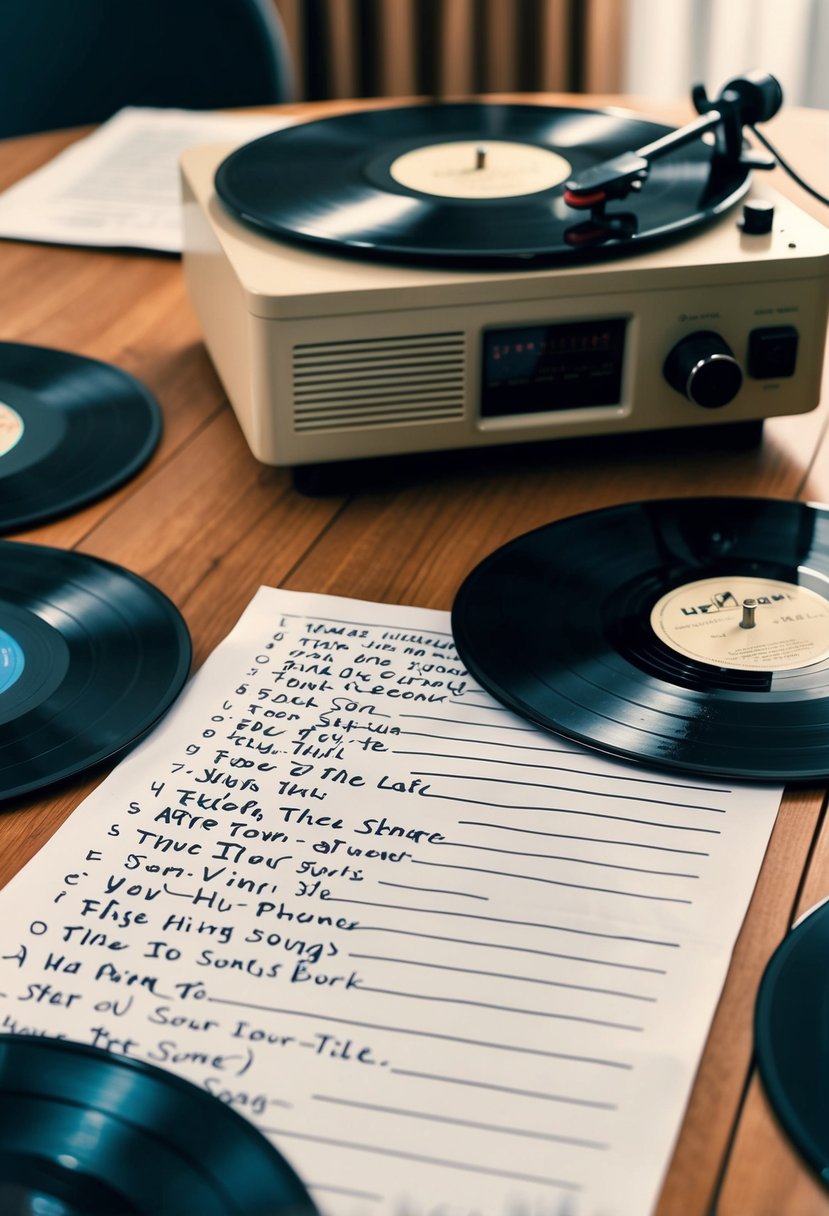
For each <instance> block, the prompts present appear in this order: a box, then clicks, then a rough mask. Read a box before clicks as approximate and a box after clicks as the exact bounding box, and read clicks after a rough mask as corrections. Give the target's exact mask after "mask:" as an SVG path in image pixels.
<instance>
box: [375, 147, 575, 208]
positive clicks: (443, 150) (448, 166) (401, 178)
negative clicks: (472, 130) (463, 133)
mask: <svg viewBox="0 0 829 1216" xmlns="http://www.w3.org/2000/svg"><path fill="white" fill-rule="evenodd" d="M571 171H572V166H571V164H570V162H569V161H567V160H565V159H564V157H563V156H559V155H558V153H557V152H552V151H550V149H548V148H537V147H534V146H533V145H532V144H518V143H510V142H509V141H507V140H503V139H499V140H492V141H483V142H482V141H475V140H461V141H450V142H449V143H445V144H427V145H426V146H425V147H422V148H414V149H413V150H412V151H411V152H404V153H403V155H402V156H398V158H397V160H395V161H392V163H391V164H390V165H389V173H390V174H391V176H392V177H393V178H394V180H395V181H396V182H399V183H400V185H401V186H407V187H408V188H409V189H410V190H420V191H421V192H422V193H423V194H439V195H442V196H443V197H444V198H516V197H518V196H519V195H523V194H535V193H536V191H538V190H550V189H551V188H552V187H553V186H559V185H560V184H561V183H562V182H563V181H566V179H567V178H568V177H569V176H570V173H571Z"/></svg>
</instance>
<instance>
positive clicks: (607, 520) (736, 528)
mask: <svg viewBox="0 0 829 1216" xmlns="http://www.w3.org/2000/svg"><path fill="white" fill-rule="evenodd" d="M741 588H743V590H742V591H741V590H740V589H741ZM745 588H748V590H749V591H750V592H751V594H752V595H757V596H758V599H759V603H760V607H759V608H758V609H756V612H757V614H758V615H757V620H756V625H755V626H751V627H750V628H747V629H745V630H744V631H743V626H741V625H740V619H741V617H740V612H741V604H742V603H743V602H744V589H745ZM735 589H736V591H737V594H736V596H735V594H733V593H732V591H733V590H735ZM666 608H667V610H669V614H670V613H673V615H672V616H671V620H672V621H673V624H672V625H671V626H670V629H672V630H673V633H671V632H670V630H669V631H668V632H667V634H665V635H664V636H662V635H661V633H660V629H661V626H660V624H659V622H660V620H661V614H662V613H663V610H665V609H666ZM742 611H745V610H744V609H743V610H742ZM452 626H453V631H454V635H455V640H456V643H457V646H458V651H459V653H460V655H461V658H462V660H463V661H464V663H465V664H466V665H467V667H468V668H469V670H470V672H471V673H472V675H473V676H474V677H475V678H476V679H477V680H478V681H479V682H480V683H481V684H482V685H483V686H484V688H486V689H488V691H489V692H491V693H492V694H493V696H495V697H496V698H498V699H499V700H501V701H502V702H503V703H504V704H506V705H507V706H509V707H510V708H511V709H514V710H516V711H517V712H518V713H520V714H522V715H524V716H525V717H527V718H530V719H531V720H532V721H535V722H537V723H538V724H539V725H541V726H543V727H546V728H548V729H550V730H552V731H555V732H557V733H559V734H562V735H564V736H566V737H569V738H571V739H574V740H576V741H578V742H580V743H584V744H586V745H587V746H590V747H595V748H598V749H599V750H602V751H606V752H609V753H611V754H615V755H619V756H623V757H624V758H626V759H628V760H633V761H639V762H644V763H650V764H653V765H656V766H657V767H667V768H677V769H682V770H684V771H692V772H698V773H707V774H720V775H723V776H728V777H736V778H747V779H756V780H808V779H811V778H816V777H824V776H826V775H827V774H828V773H829V511H827V510H826V509H823V508H819V507H813V506H806V505H805V504H802V503H796V502H786V501H782V500H770V499H740V498H715V499H706V498H702V499H671V500H663V501H655V502H650V503H648V502H646V503H641V504H631V505H626V506H620V507H613V508H608V509H605V510H601V511H597V512H591V513H590V514H587V515H581V516H576V517H574V518H572V519H565V520H562V521H560V522H558V523H554V524H550V525H548V526H546V527H544V528H540V529H538V530H536V531H535V532H531V533H529V534H527V535H526V536H522V537H519V538H518V539H517V540H514V541H512V542H511V543H510V544H507V545H505V546H504V547H503V548H502V549H499V550H498V551H497V552H495V553H494V554H492V555H491V556H490V557H489V558H487V559H485V560H484V561H483V562H482V563H481V564H480V565H479V566H478V567H477V568H476V569H475V570H473V571H472V573H471V574H470V575H469V576H468V578H467V579H466V581H465V582H464V584H463V585H462V587H461V589H460V591H459V592H458V595H457V597H456V600H455V604H454V607H453V613H452ZM666 637H667V641H666V640H665V638H666ZM724 646H725V647H729V648H730V649H729V650H727V651H726V652H725V653H728V654H729V655H732V656H733V655H738V656H739V657H738V658H736V659H735V658H729V660H728V661H727V662H720V661H718V660H717V658H716V656H717V654H718V653H720V650H719V649H718V648H722V647H724ZM706 648H707V649H706ZM735 648H736V649H735ZM698 652H699V653H703V654H708V655H709V656H710V658H706V659H702V660H701V659H699V658H696V657H694V655H695V654H697V653H698ZM769 660H771V661H769Z"/></svg>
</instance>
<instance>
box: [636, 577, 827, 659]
mask: <svg viewBox="0 0 829 1216" xmlns="http://www.w3.org/2000/svg"><path fill="white" fill-rule="evenodd" d="M744 605H746V607H745V608H744ZM651 628H652V629H653V631H654V633H655V634H656V636H657V637H658V638H659V639H660V640H661V641H663V642H664V643H665V645H666V646H670V648H671V650H674V651H676V653H677V654H681V655H684V656H685V657H686V658H688V659H696V660H697V661H698V662H701V663H711V664H713V665H714V666H715V667H728V668H731V669H732V670H734V671H795V670H797V669H798V668H801V667H809V666H811V665H812V664H813V663H819V662H821V660H823V659H826V658H829V601H828V600H825V599H823V597H822V596H820V595H818V594H817V592H815V591H811V590H809V588H808V587H800V586H797V585H796V584H794V583H783V582H778V581H776V580H775V579H766V578H749V577H746V578H743V577H740V578H727V577H725V578H709V579H701V580H700V581H698V582H694V583H685V584H684V585H683V586H681V587H676V588H674V590H673V591H669V592H667V594H665V595H663V596H662V597H661V598H660V599H659V600H657V602H656V604H655V605H654V607H653V609H652V611H651Z"/></svg>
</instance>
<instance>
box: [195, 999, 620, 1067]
mask: <svg viewBox="0 0 829 1216" xmlns="http://www.w3.org/2000/svg"><path fill="white" fill-rule="evenodd" d="M207 1000H208V1001H209V1003H210V1004H212V1005H230V1006H232V1007H233V1008H235V1009H250V1010H255V1011H257V1012H259V1013H278V1014H281V1015H286V1014H287V1015H288V1016H290V1017H297V1018H313V1019H314V1020H315V1021H320V1020H323V1019H324V1020H325V1021H326V1022H332V1023H334V1024H336V1025H340V1026H355V1027H359V1028H361V1029H363V1030H381V1031H384V1032H388V1033H390V1034H401V1035H407V1036H410V1037H411V1038H419V1039H436V1040H438V1041H440V1042H445V1043H454V1044H457V1045H460V1046H464V1047H483V1048H486V1049H487V1050H491V1051H505V1052H514V1053H517V1054H519V1055H530V1056H541V1057H543V1058H545V1059H550V1060H568V1061H570V1062H572V1063H576V1064H595V1065H597V1066H599V1067H603V1068H618V1069H623V1070H626V1071H627V1070H630V1069H632V1067H633V1065H632V1064H630V1063H629V1062H627V1061H624V1060H609V1059H604V1058H602V1057H601V1056H584V1055H575V1054H571V1053H568V1052H561V1051H551V1050H545V1049H543V1048H538V1047H527V1046H526V1045H524V1044H520V1043H503V1042H497V1043H496V1042H488V1041H486V1040H482V1039H473V1038H469V1037H466V1036H463V1035H456V1034H445V1033H443V1032H442V1031H434V1030H420V1029H418V1028H417V1027H414V1026H397V1025H395V1024H394V1023H388V1024H380V1023H377V1022H365V1021H360V1020H359V1019H357V1018H339V1017H333V1016H331V1015H330V1014H328V1013H325V1014H321V1013H319V1012H317V1011H313V1010H307V1009H304V1010H301V1009H289V1008H276V1007H274V1006H271V1005H257V1004H254V1003H253V1002H251V1001H236V1000H232V999H231V998H230V997H215V996H208V997H207Z"/></svg>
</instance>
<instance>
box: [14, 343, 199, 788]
mask: <svg viewBox="0 0 829 1216" xmlns="http://www.w3.org/2000/svg"><path fill="white" fill-rule="evenodd" d="M160 435H161V411H160V409H159V406H158V404H157V402H156V400H155V398H154V397H153V396H152V394H151V393H150V392H149V391H148V390H147V389H146V388H145V387H144V385H142V384H141V383H140V382H139V381H138V380H136V379H135V378H134V377H132V376H130V375H128V374H127V373H126V372H123V371H121V370H119V369H118V368H115V367H112V366H110V365H109V364H106V363H101V362H99V361H97V360H93V359H86V358H82V357H81V356H78V355H73V354H69V353H66V352H64V351H57V350H51V349H47V348H44V347H37V346H27V345H23V344H19V343H13V342H5V343H0V532H3V533H6V534H8V533H9V532H14V531H18V530H20V529H23V528H27V527H31V526H33V525H35V524H39V523H42V522H44V521H46V520H49V519H52V518H54V517H57V516H60V515H65V514H67V513H68V512H70V511H73V510H76V509H78V508H79V507H81V506H83V505H85V504H87V503H89V502H92V501H94V500H95V499H97V498H100V497H101V496H103V495H104V494H107V493H109V492H111V491H112V490H114V489H115V488H116V487H117V486H119V485H121V484H122V483H123V482H125V481H126V480H127V479H128V478H130V477H132V476H133V475H134V474H135V473H136V472H137V471H138V470H139V469H140V468H141V467H142V466H143V465H144V464H145V463H146V461H147V460H148V459H149V457H150V455H151V454H152V452H153V451H154V449H155V447H156V445H157V443H158V440H159V437H160ZM0 588H1V590H0V726H2V735H0V801H5V800H8V799H15V798H20V797H22V796H23V795H26V794H30V793H33V792H34V791H36V790H40V789H43V788H45V787H47V786H49V785H51V784H53V783H54V782H58V781H62V780H64V779H65V778H68V777H71V776H74V775H76V774H77V773H80V772H82V771H84V770H85V769H87V768H90V767H92V766H94V765H96V764H98V763H100V762H102V761H103V760H106V759H109V758H111V757H112V756H115V755H117V754H118V753H119V752H120V751H122V750H123V749H124V748H126V747H127V746H128V745H129V744H130V743H133V742H135V741H136V740H137V739H139V738H140V737H141V736H142V735H143V734H144V733H146V731H148V730H149V729H150V727H151V726H152V725H153V724H154V723H155V722H156V721H157V720H158V719H159V718H160V717H161V716H162V714H163V713H164V712H165V710H166V709H167V708H168V707H169V706H170V704H171V703H172V701H173V700H174V699H175V697H176V696H177V695H178V693H179V691H180V689H181V687H182V685H183V684H184V681H185V679H186V678H187V674H188V671H189V666H190V656H191V645H190V638H189V634H188V632H187V627H186V625H185V623H184V621H183V620H182V618H181V616H180V614H179V613H178V610H177V609H176V608H175V606H174V605H173V604H172V603H171V602H170V601H169V600H168V599H167V598H166V596H164V595H162V594H161V592H159V591H158V590H156V588H154V587H153V586H151V585H150V584H149V583H147V582H146V581H145V580H143V579H141V578H139V577H138V576H137V575H134V574H131V573H130V572H129V571H127V570H124V569H122V568H121V567H119V566H116V565H113V564H111V563H108V562H104V561H100V560H98V559H95V558H92V557H87V556H85V555H83V554H80V553H76V552H64V551H62V550H59V549H54V548H50V547H48V546H45V545H31V544H23V543H20V542H16V541H10V540H5V541H0Z"/></svg>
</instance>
